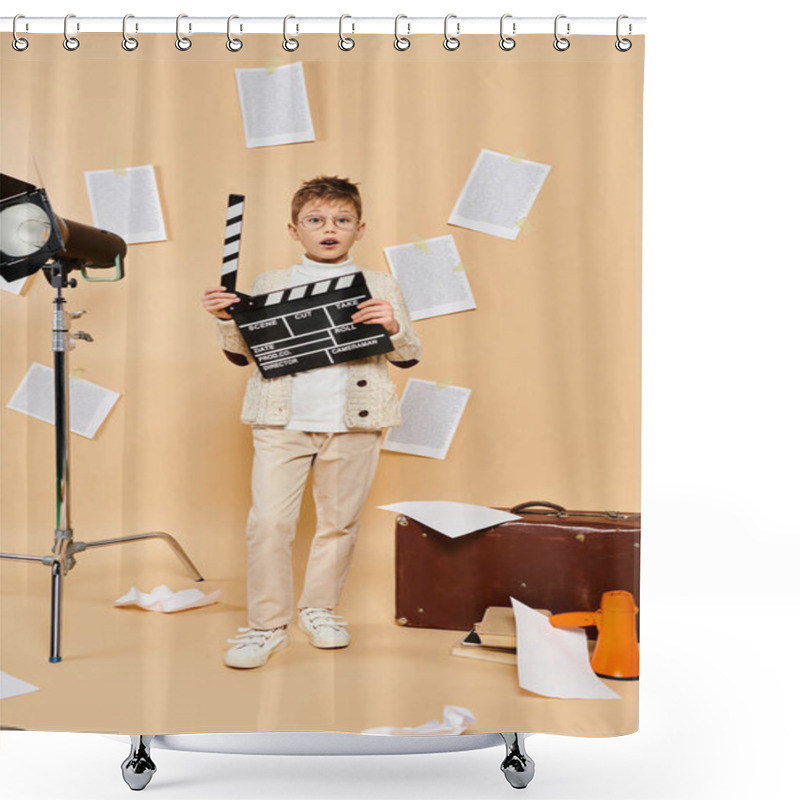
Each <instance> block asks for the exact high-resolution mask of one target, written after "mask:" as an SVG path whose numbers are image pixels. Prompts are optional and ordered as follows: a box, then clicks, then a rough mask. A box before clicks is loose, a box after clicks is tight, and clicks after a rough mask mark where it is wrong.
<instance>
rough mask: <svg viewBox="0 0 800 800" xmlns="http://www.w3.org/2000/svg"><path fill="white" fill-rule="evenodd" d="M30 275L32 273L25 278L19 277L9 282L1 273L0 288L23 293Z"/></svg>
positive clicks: (17, 293) (13, 292)
mask: <svg viewBox="0 0 800 800" xmlns="http://www.w3.org/2000/svg"><path fill="white" fill-rule="evenodd" d="M30 277H31V276H30V275H26V276H25V277H24V278H17V280H15V281H10V282H9V281H7V280H6V279H5V278H4V277H3V276H2V275H0V290H2V291H4V292H8V293H9V294H16V295H19V294H21V293H22V289H23V287H24V286H25V281H26V280H28V278H30Z"/></svg>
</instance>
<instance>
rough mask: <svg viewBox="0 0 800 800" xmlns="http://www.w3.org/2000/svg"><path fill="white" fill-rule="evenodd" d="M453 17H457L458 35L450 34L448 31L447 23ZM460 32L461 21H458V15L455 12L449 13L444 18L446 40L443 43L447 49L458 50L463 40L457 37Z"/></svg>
mask: <svg viewBox="0 0 800 800" xmlns="http://www.w3.org/2000/svg"><path fill="white" fill-rule="evenodd" d="M451 19H455V20H456V35H455V36H450V35H449V34H448V33H447V23H448V22H449V21H450V20H451ZM459 33H461V23H460V22H459V21H458V17H456V15H455V14H448V15H447V16H446V17H445V18H444V42H442V44H443V45H444V49H445V50H458V48H459V46H460V45H461V42H460V41H459V40H458V39H457V38H456V37H457V36H458V34H459Z"/></svg>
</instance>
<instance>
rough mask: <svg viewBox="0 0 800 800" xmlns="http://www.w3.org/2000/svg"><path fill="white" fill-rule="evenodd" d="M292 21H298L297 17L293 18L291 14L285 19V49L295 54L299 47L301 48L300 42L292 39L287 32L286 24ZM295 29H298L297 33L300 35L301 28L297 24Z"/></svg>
mask: <svg viewBox="0 0 800 800" xmlns="http://www.w3.org/2000/svg"><path fill="white" fill-rule="evenodd" d="M290 19H294V20H296V19H297V17H293V16H292V15H291V14H287V15H286V16H285V17H284V18H283V49H284V50H288V51H289V52H290V53H293V52H294V51H295V50H297V48H298V47H300V42H298V41H297V39H292V37H291V36H289V34H288V33H287V32H286V24H287V23H288V22H289V20H290ZM295 28H296V30H295V33H299V32H300V26H299V25H298V24H297V23H296V22H295Z"/></svg>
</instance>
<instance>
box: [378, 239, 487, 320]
mask: <svg viewBox="0 0 800 800" xmlns="http://www.w3.org/2000/svg"><path fill="white" fill-rule="evenodd" d="M383 252H384V253H385V254H386V260H387V261H388V262H389V269H390V270H391V271H392V274H393V275H394V276H395V278H397V280H398V282H399V283H400V286H401V287H402V289H403V295H404V296H405V299H406V303H407V305H408V310H409V314H410V316H411V319H412V320H416V319H426V318H427V317H438V316H441V315H443V314H454V313H456V312H457V311H467V310H469V309H472V308H475V298H474V297H473V296H472V289H471V288H470V285H469V279H468V278H467V273H466V271H465V269H464V267H463V265H462V262H461V256H460V255H459V254H458V248H457V247H456V243H455V239H453V237H452V235H451V234H447V235H446V236H437V237H435V238H433V239H425V240H421V241H418V242H411V243H409V244H397V245H393V246H392V247H385V248H384V250H383Z"/></svg>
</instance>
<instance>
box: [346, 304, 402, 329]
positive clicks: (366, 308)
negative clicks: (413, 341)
mask: <svg viewBox="0 0 800 800" xmlns="http://www.w3.org/2000/svg"><path fill="white" fill-rule="evenodd" d="M357 308H358V309H360V310H359V311H356V313H355V314H353V316H352V317H350V319H352V320H353V322H364V323H367V324H369V325H374V324H377V325H383V327H384V328H386V330H387V332H388V333H389V336H394V334H396V333H397V332H398V331H399V330H400V323H399V322H398V321H397V320H396V319H395V318H394V309H393V308H392V304H391V303H390V302H389V301H388V300H380V299H379V298H377V297H372V298H370V299H369V300H364V302H363V303H359V304H358V306H357Z"/></svg>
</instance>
